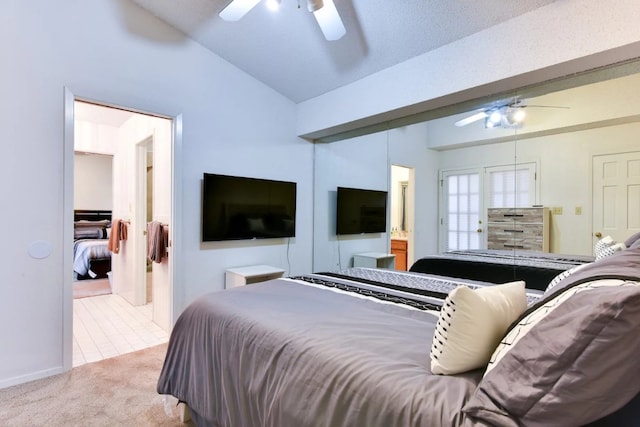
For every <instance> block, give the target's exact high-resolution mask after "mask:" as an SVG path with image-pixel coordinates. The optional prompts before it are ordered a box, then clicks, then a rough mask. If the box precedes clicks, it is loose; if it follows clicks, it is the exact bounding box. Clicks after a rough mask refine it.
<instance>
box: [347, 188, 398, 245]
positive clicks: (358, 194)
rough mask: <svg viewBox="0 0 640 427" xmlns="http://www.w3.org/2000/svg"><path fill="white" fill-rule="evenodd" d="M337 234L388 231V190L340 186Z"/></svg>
mask: <svg viewBox="0 0 640 427" xmlns="http://www.w3.org/2000/svg"><path fill="white" fill-rule="evenodd" d="M336 207H337V209H336V234H338V235H341V234H363V233H384V232H386V231H387V192H386V191H379V190H364V189H359V188H346V187H338V198H337V202H336Z"/></svg>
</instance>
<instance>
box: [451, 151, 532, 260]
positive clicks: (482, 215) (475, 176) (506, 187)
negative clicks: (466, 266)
mask: <svg viewBox="0 0 640 427" xmlns="http://www.w3.org/2000/svg"><path fill="white" fill-rule="evenodd" d="M482 177H484V179H482ZM440 186H441V197H440V200H441V201H442V203H441V211H440V212H441V217H440V230H441V232H440V250H441V251H442V252H446V251H454V250H468V249H484V248H486V247H487V239H486V232H485V224H486V221H487V211H486V208H503V207H530V206H531V205H533V204H535V203H536V201H537V199H538V196H537V195H538V193H539V190H538V183H537V163H535V162H532V163H519V164H517V165H508V166H487V167H483V168H479V169H467V170H463V171H443V172H442V174H441V176H440Z"/></svg>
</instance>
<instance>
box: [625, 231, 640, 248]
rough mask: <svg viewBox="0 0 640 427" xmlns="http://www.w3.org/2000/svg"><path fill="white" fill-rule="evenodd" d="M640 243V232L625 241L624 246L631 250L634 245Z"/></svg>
mask: <svg viewBox="0 0 640 427" xmlns="http://www.w3.org/2000/svg"><path fill="white" fill-rule="evenodd" d="M638 241H640V231H638V232H637V233H636V234H634V235H632V236H631V237H629V238H628V239H627V240H625V241H624V244H625V246H626V247H628V248H630V247H631V246H632V245H633V244H634V243H637V242H638Z"/></svg>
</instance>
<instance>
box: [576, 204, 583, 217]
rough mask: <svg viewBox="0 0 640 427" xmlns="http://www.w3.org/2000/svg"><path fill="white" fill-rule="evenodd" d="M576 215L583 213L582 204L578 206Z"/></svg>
mask: <svg viewBox="0 0 640 427" xmlns="http://www.w3.org/2000/svg"><path fill="white" fill-rule="evenodd" d="M576 215H582V206H576Z"/></svg>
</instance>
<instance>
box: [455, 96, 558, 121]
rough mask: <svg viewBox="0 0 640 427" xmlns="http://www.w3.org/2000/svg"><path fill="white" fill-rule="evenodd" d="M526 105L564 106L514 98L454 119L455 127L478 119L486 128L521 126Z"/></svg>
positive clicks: (543, 106) (539, 106)
mask: <svg viewBox="0 0 640 427" xmlns="http://www.w3.org/2000/svg"><path fill="white" fill-rule="evenodd" d="M527 107H532V108H564V109H568V108H569V107H561V106H556V105H528V104H526V103H525V102H524V101H522V100H514V101H511V102H508V103H497V104H493V105H491V106H488V107H486V108H482V109H481V110H479V111H477V112H475V113H473V114H472V115H470V116H467V117H465V118H463V119H460V120H458V121H456V122H455V123H454V124H455V125H456V126H457V127H462V126H467V125H469V124H471V123H474V122H477V121H478V120H483V119H484V126H485V127H486V128H495V127H505V128H513V127H518V126H521V125H522V124H523V123H524V119H525V116H526V114H525V111H524V109H525V108H527Z"/></svg>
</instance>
